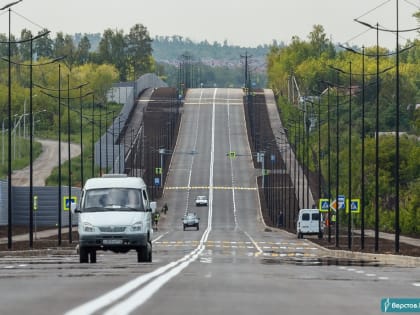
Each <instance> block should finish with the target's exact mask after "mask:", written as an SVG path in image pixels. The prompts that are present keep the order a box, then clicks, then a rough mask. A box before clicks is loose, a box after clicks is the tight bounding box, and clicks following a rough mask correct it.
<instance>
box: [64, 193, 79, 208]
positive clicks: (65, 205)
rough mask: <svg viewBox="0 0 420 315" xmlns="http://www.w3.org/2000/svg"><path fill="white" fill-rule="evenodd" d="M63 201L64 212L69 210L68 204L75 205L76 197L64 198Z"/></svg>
mask: <svg viewBox="0 0 420 315" xmlns="http://www.w3.org/2000/svg"><path fill="white" fill-rule="evenodd" d="M63 201H64V207H63V209H64V211H69V210H70V202H71V203H77V197H76V196H71V198H70V197H69V196H64V198H63Z"/></svg>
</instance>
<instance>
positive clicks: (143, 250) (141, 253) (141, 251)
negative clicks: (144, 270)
mask: <svg viewBox="0 0 420 315" xmlns="http://www.w3.org/2000/svg"><path fill="white" fill-rule="evenodd" d="M151 252H152V249H151V248H150V253H151ZM149 259H151V254H150V255H149V246H148V245H146V246H140V247H139V248H138V249H137V262H147V261H149Z"/></svg>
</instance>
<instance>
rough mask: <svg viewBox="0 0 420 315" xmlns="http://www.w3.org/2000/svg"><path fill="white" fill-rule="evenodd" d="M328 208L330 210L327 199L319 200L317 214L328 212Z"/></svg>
mask: <svg viewBox="0 0 420 315" xmlns="http://www.w3.org/2000/svg"><path fill="white" fill-rule="evenodd" d="M329 208H330V200H329V199H319V212H328V209H329Z"/></svg>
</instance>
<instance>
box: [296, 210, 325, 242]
mask: <svg viewBox="0 0 420 315" xmlns="http://www.w3.org/2000/svg"><path fill="white" fill-rule="evenodd" d="M320 219H321V221H319V220H320ZM323 231H324V223H323V221H322V214H320V212H319V210H318V209H301V210H299V217H298V221H297V224H296V233H297V237H298V238H303V235H305V234H306V235H316V234H317V235H318V238H322V234H323Z"/></svg>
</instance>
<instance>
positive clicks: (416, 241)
mask: <svg viewBox="0 0 420 315" xmlns="http://www.w3.org/2000/svg"><path fill="white" fill-rule="evenodd" d="M353 232H354V233H355V234H358V235H360V234H361V231H360V230H353ZM365 236H369V237H375V231H374V230H365ZM379 238H383V239H386V240H390V241H394V240H395V234H392V233H385V232H379ZM400 243H404V244H408V245H412V246H418V247H420V238H414V237H408V236H402V235H400Z"/></svg>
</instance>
